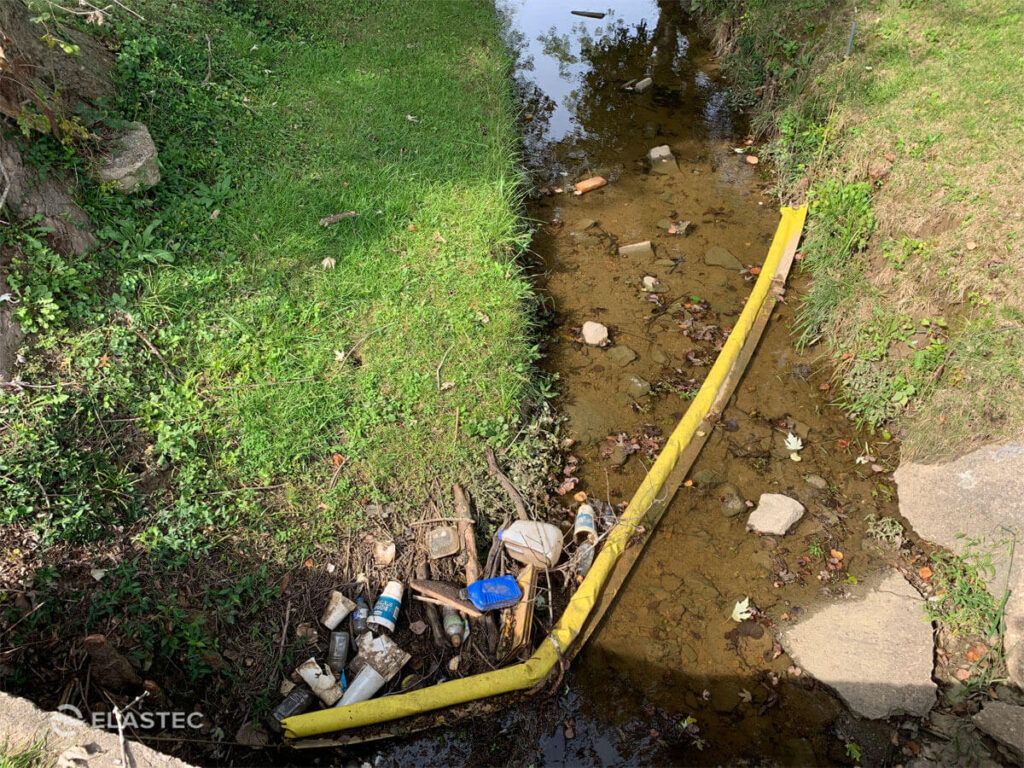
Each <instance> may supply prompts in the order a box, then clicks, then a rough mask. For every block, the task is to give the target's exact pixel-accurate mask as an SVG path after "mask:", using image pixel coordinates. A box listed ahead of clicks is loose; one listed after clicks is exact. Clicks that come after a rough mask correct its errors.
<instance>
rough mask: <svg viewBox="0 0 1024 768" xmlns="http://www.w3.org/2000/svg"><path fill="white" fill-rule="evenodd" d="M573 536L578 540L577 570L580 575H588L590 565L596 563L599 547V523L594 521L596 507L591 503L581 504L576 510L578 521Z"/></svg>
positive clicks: (574, 526)
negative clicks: (595, 556) (595, 551)
mask: <svg viewBox="0 0 1024 768" xmlns="http://www.w3.org/2000/svg"><path fill="white" fill-rule="evenodd" d="M572 538H573V541H575V542H576V551H577V552H578V553H579V562H578V564H577V570H578V571H579V574H580V576H586V575H587V571H589V570H590V566H592V565H593V564H594V550H595V549H596V548H597V525H596V524H595V522H594V508H593V507H592V506H590V505H589V504H580V508H579V509H578V510H576V522H575V523H574V525H573V528H572Z"/></svg>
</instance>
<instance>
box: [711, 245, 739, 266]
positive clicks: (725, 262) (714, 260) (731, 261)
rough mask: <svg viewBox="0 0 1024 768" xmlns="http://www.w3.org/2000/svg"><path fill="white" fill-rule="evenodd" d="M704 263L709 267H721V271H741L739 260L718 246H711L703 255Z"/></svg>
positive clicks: (727, 250)
mask: <svg viewBox="0 0 1024 768" xmlns="http://www.w3.org/2000/svg"><path fill="white" fill-rule="evenodd" d="M704 263H705V264H707V265H708V266H709V267H722V268H723V269H743V265H742V264H740V260H739V259H737V258H736V257H735V256H733V255H732V252H731V251H729V249H727V248H723V247H722V246H720V245H713V246H711V247H710V248H708V250H707V253H705V254H704Z"/></svg>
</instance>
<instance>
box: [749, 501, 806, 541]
mask: <svg viewBox="0 0 1024 768" xmlns="http://www.w3.org/2000/svg"><path fill="white" fill-rule="evenodd" d="M803 516H804V505H803V504H801V503H800V502H799V501H797V500H796V499H791V498H790V497H789V496H784V495H783V494H781V493H762V494H761V498H760V499H758V501H757V509H755V510H754V511H753V512H751V513H750V517H749V518H747V527H748V528H750V529H752V530H755V531H757V532H758V533H772V534H775V535H776V536H784V535H785V534H786V531H788V530H789V529H790V528H791V527H792V526H793V524H794V523H795V522H796V521H797V520H799V519H800V518H801V517H803Z"/></svg>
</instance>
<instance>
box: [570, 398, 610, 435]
mask: <svg viewBox="0 0 1024 768" xmlns="http://www.w3.org/2000/svg"><path fill="white" fill-rule="evenodd" d="M563 410H564V411H565V415H566V417H567V418H568V419H569V425H568V427H569V433H570V434H571V435H572V436H573V437H575V438H576V439H577V440H579V441H580V442H581V443H583V444H586V443H591V442H593V441H595V440H603V439H604V438H605V436H606V435H608V433H609V432H611V431H612V424H611V422H610V421H609V416H608V409H607V408H598V407H597V406H596V404H594V403H590V402H587V401H585V400H579V401H577V402H575V403H572V404H571V405H566V406H565V407H564V408H563Z"/></svg>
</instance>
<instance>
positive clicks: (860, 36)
mask: <svg viewBox="0 0 1024 768" xmlns="http://www.w3.org/2000/svg"><path fill="white" fill-rule="evenodd" d="M692 5H694V6H695V7H696V8H697V9H698V10H700V11H701V12H703V14H704V16H705V18H708V19H709V20H710V21H711V23H712V24H713V25H715V26H716V27H717V29H718V32H719V34H718V41H719V44H720V48H721V49H722V51H723V53H724V54H725V59H724V66H725V68H726V70H727V71H728V72H730V73H731V74H732V75H733V78H734V82H735V91H736V94H735V97H734V101H736V103H739V104H744V105H750V106H751V118H752V122H753V125H754V128H755V130H756V131H757V132H759V133H760V134H761V135H763V136H766V137H768V138H771V139H772V141H771V143H770V144H769V145H768V147H767V148H766V149H765V150H764V152H763V154H764V155H766V156H767V157H768V158H769V159H772V160H774V161H775V165H776V170H777V174H778V176H777V178H778V184H779V192H780V196H781V197H782V199H783V200H784V201H785V202H787V203H792V202H795V201H800V200H802V199H804V198H805V197H806V198H807V199H808V200H809V202H810V205H811V211H810V217H809V220H808V229H807V234H806V237H805V241H804V251H805V252H806V254H807V258H806V259H805V261H804V266H805V269H807V270H808V271H809V272H810V274H811V275H812V277H813V280H812V283H811V288H810V292H809V294H808V296H807V297H806V300H805V301H804V302H803V306H802V309H801V314H800V317H801V319H800V324H799V327H798V330H799V332H800V333H801V336H802V340H803V341H804V342H805V343H808V342H812V341H816V340H822V341H825V342H827V343H828V348H829V349H830V350H831V353H832V354H833V355H834V357H835V358H836V363H837V378H838V379H839V380H841V382H842V385H843V386H842V387H836V388H834V390H833V391H837V392H839V393H840V396H839V399H838V402H839V404H840V405H841V406H842V407H844V409H846V411H847V412H848V413H849V414H850V415H851V417H853V418H854V419H855V420H856V421H858V422H859V423H862V424H864V425H866V426H868V427H871V428H873V429H879V428H881V429H885V430H891V431H893V432H894V433H897V434H899V435H900V436H901V437H902V438H903V441H904V442H903V453H904V455H905V456H907V457H914V458H940V457H944V456H948V455H953V454H957V453H963V452H965V451H967V450H970V448H971V447H973V446H976V445H978V444H980V443H983V442H987V441H992V440H999V439H1006V438H1010V437H1013V436H1017V435H1019V434H1021V432H1022V430H1024V368H1022V366H1021V364H1020V363H1019V359H1020V358H1019V349H1020V344H1021V343H1022V341H1021V339H1022V338H1024V322H1022V318H1024V278H1022V270H1024V246H1022V243H1024V220H1022V219H1021V216H1020V211H1019V207H1020V206H1019V196H1020V189H1021V187H1022V186H1024V176H1022V172H1021V165H1020V163H1019V162H1017V159H1016V152H1015V149H1014V147H1015V146H1016V145H1017V144H1018V143H1019V139H1020V138H1021V136H1022V135H1024V56H1022V52H1021V48H1020V45H1019V41H1020V39H1021V35H1022V34H1024V13H1022V11H1021V9H1020V8H1019V7H1017V6H1014V5H1007V4H1005V3H1000V2H997V0H938V1H937V2H930V3H922V2H917V1H916V0H910V1H907V0H875V1H874V2H871V3H868V4H866V5H865V4H856V5H854V4H852V3H845V4H840V5H839V6H837V5H836V4H834V3H827V2H825V1H824V0H804V1H803V2H801V3H799V4H797V5H796V6H793V5H791V4H788V3H783V2H781V0H761V1H760V2H748V3H741V2H738V1H737V0H720V1H714V2H701V1H700V0H693V3H692ZM854 20H856V23H857V27H856V35H855V37H854V44H853V48H852V51H851V55H850V57H849V58H848V59H847V58H844V53H845V49H846V43H847V37H848V34H849V31H850V23H851V22H852V21H854ZM908 324H909V325H911V326H913V328H914V329H915V330H914V332H913V333H910V334H908V333H906V332H905V326H906V325H908ZM886 329H888V331H886Z"/></svg>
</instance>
